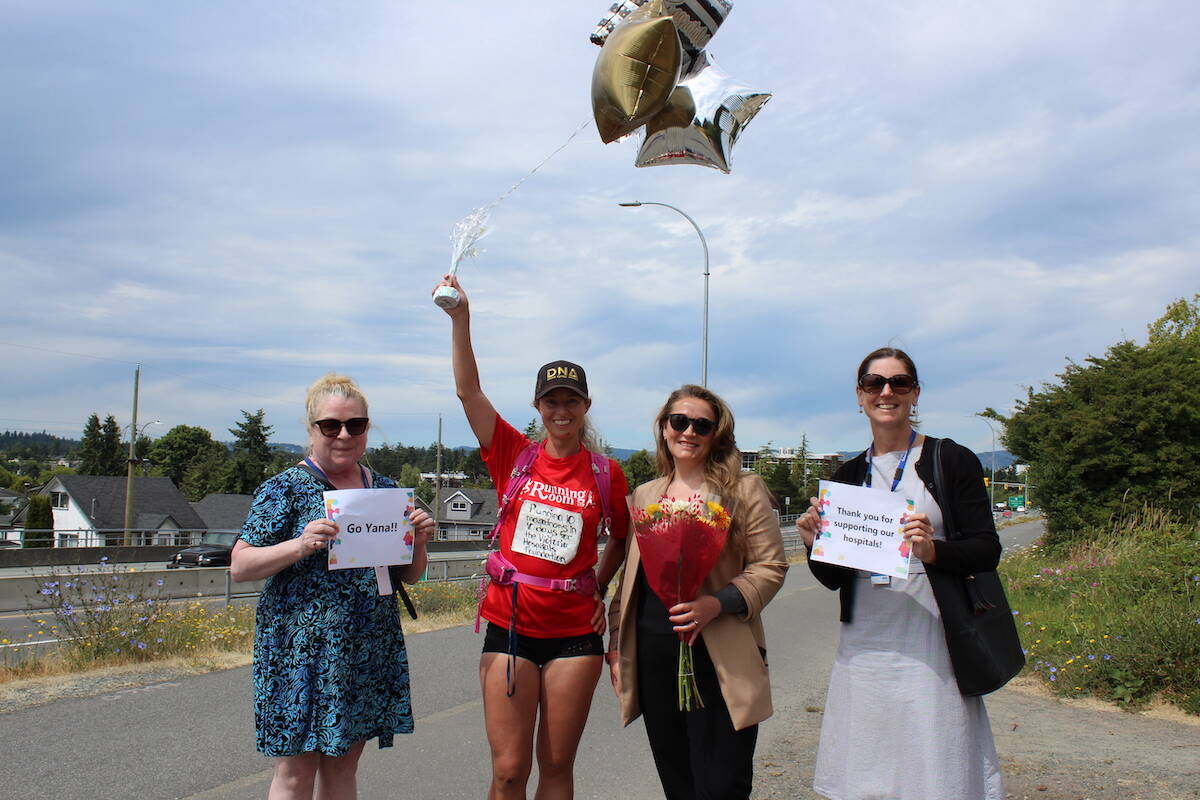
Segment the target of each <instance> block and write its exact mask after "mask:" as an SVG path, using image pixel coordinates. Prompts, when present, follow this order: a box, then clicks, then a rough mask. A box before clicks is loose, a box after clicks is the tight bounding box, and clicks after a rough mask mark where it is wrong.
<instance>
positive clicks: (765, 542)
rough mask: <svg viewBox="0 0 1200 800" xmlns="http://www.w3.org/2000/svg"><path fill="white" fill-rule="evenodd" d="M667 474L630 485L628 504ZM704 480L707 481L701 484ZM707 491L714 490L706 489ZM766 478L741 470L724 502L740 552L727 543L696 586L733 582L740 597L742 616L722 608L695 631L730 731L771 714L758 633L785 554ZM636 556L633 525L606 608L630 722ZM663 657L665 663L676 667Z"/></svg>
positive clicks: (658, 489)
mask: <svg viewBox="0 0 1200 800" xmlns="http://www.w3.org/2000/svg"><path fill="white" fill-rule="evenodd" d="M668 483H669V479H668V478H658V479H657V480H653V481H650V482H649V483H644V484H642V485H641V486H639V487H638V488H637V489H635V490H634V493H633V506H634V508H644V507H645V506H647V505H649V504H650V503H653V502H655V501H657V500H658V499H659V498H660V497H662V493H663V491H664V490H665V489H666V488H667V485H668ZM707 488H708V487H706V489H707ZM708 494H709V496H710V497H714V498H715V495H714V494H713V493H712V492H711V491H709V492H708ZM769 498H770V496H769V494H768V492H767V487H766V484H764V483H763V481H762V478H760V477H758V476H757V475H751V474H743V475H742V477H741V480H740V481H739V482H738V497H737V498H736V501H735V502H734V503H732V504H731V503H728V502H724V504H725V505H726V507H727V508H728V509H729V511H730V513H731V514H732V515H733V518H734V520H735V521H736V524H737V525H739V526H740V528H741V530H742V531H744V532H745V534H746V535H745V541H746V547H745V553H744V554H737V553H736V552H735V551H734V549H733V548H732V547H731V546H728V545H727V546H726V547H725V550H724V552H722V553H721V557H720V558H719V559H718V560H717V563H716V566H714V567H713V569H712V572H710V573H709V575H708V577H707V578H706V579H705V580H704V583H703V585H702V586H701V587H700V591H701V592H704V593H708V594H713V593H715V592H717V591H718V590H720V589H722V588H724V587H725V586H728V585H729V584H730V583H732V584H733V585H734V586H736V587H737V588H738V591H740V592H741V593H742V597H744V598H745V599H746V613H745V614H744V615H741V616H733V615H730V614H721V615H720V616H718V617H717V618H716V619H714V620H713V621H712V622H710V623H709V624H708V625H707V626H706V627H705V628H704V630H703V631H701V632H700V637H701V638H702V639H703V640H704V644H705V646H706V647H707V648H708V652H709V655H710V656H711V657H712V662H713V666H715V667H716V671H717V678H718V680H719V681H720V684H721V694H722V695H723V696H724V698H725V704H726V705H727V706H729V716H730V717H731V718H732V719H733V727H734V729H735V730H741V729H743V728H747V727H749V726H751V725H755V724H757V723H759V722H762V721H763V720H764V719H766V718H767V717H769V716H771V712H772V708H771V678H770V675H769V673H768V671H767V665H766V661H765V659H764V658H763V657H762V655H761V654H760V653H759V648H760V647H761V648H762V649H763V650H765V649H766V647H767V643H766V639H765V637H764V636H763V627H762V619H761V618H760V616H759V615H760V614H761V613H762V610H763V606H765V605H766V604H767V603H769V602H770V601H771V598H772V597H774V596H775V593H776V592H777V591H779V587H780V586H782V585H783V578H784V575H785V573H786V572H787V569H788V562H787V558H786V557H785V556H784V553H783V537H782V536H781V535H780V532H779V518H778V517H777V516H776V515H775V512H774V510H773V509H772V508H771V502H770V499H769ZM640 564H641V555H640V553H639V551H638V545H637V537H635V536H634V534H633V531H632V529H631V530H630V533H629V536H628V537H627V538H626V555H625V567H624V569H623V571H622V572H621V582H620V584H619V585H618V586H617V591H616V594H615V596H614V597H613V600H612V604H611V605H610V607H609V611H608V624H609V630H610V632H611V636H610V639H609V646H608V649H609V650H610V651H613V650H616V651H618V652H619V654H620V661H619V669H620V678H621V698H620V703H621V719H622V722H623V724H625V725H628V724H629V723H631V722H633V721H634V720H635V719H637V718H638V716H639V715H640V714H641V713H642V712H641V708H640V707H639V706H638V690H637V621H636V620H635V619H633V616H634V614H636V613H637V601H636V599H635V598H634V597H633V592H634V588H635V585H636V580H635V578H636V576H637V571H638V567H639V566H640ZM674 667H675V665H674V664H663V669H674Z"/></svg>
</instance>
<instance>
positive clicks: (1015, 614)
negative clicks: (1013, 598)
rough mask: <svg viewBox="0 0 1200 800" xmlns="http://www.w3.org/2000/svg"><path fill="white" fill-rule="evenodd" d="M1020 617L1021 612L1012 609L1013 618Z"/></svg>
mask: <svg viewBox="0 0 1200 800" xmlns="http://www.w3.org/2000/svg"><path fill="white" fill-rule="evenodd" d="M1020 615H1021V612H1020V611H1017V610H1016V609H1013V616H1014V617H1019V616H1020Z"/></svg>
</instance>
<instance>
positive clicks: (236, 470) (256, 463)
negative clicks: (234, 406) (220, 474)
mask: <svg viewBox="0 0 1200 800" xmlns="http://www.w3.org/2000/svg"><path fill="white" fill-rule="evenodd" d="M242 416H243V417H244V419H243V420H242V421H241V422H238V423H236V424H235V425H234V427H232V428H230V429H229V432H230V433H231V434H233V436H234V442H233V456H232V458H230V460H229V464H228V466H227V468H226V471H225V485H224V490H225V491H226V492H232V493H233V494H251V493H253V492H254V490H255V489H256V488H258V485H259V484H260V483H262V482H263V479H264V478H266V477H267V467H268V466H269V465H270V463H271V446H270V445H269V444H268V439H269V438H270V436H271V433H272V431H273V430H274V428H272V427H271V426H270V425H266V424H264V423H263V417H264V416H266V412H265V411H263V409H261V408H260V409H259V410H258V411H257V412H256V413H254V414H251V413H250V412H249V411H246V410H244V409H243V410H242Z"/></svg>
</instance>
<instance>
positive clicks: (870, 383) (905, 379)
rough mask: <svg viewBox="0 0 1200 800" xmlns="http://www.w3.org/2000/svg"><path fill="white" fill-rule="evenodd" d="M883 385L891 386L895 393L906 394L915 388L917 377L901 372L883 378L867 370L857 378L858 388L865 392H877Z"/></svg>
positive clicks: (881, 389) (880, 390)
mask: <svg viewBox="0 0 1200 800" xmlns="http://www.w3.org/2000/svg"><path fill="white" fill-rule="evenodd" d="M884 386H891V387H892V391H893V392H895V393H896V394H908V393H909V392H911V391H912V390H913V389H915V388H917V379H916V378H914V377H913V376H912V375H905V374H903V373H901V374H899V375H893V376H892V377H890V378H885V377H883V376H882V375H876V374H875V373H873V372H868V373H867V374H866V375H863V376H862V377H861V378H859V379H858V388H860V389H862V390H863V391H864V392H866V393H867V394H879V393H880V392H882V391H883V387H884Z"/></svg>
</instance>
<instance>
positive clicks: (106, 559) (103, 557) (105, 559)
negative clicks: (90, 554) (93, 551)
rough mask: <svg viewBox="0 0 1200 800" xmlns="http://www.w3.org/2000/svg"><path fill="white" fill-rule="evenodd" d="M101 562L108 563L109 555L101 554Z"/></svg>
mask: <svg viewBox="0 0 1200 800" xmlns="http://www.w3.org/2000/svg"><path fill="white" fill-rule="evenodd" d="M100 563H101V564H106V563H108V556H100Z"/></svg>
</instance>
